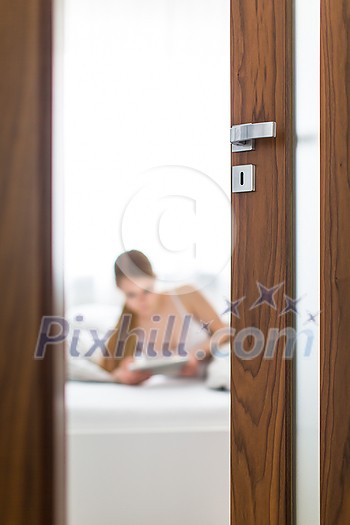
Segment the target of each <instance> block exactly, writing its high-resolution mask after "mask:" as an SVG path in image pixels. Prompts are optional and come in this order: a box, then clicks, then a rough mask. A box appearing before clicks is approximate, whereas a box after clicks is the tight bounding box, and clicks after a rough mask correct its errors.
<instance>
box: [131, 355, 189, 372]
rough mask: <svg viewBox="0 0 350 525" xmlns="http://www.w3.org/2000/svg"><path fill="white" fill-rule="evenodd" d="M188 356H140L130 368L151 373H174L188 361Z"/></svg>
mask: <svg viewBox="0 0 350 525" xmlns="http://www.w3.org/2000/svg"><path fill="white" fill-rule="evenodd" d="M188 360H189V359H188V357H187V356H185V357H181V356H169V357H155V358H153V359H152V358H150V357H149V358H139V359H137V360H135V361H133V362H132V363H130V365H129V369H130V370H139V371H143V372H149V373H151V374H173V373H176V372H177V371H179V370H181V368H182V367H183V365H184V364H185V363H187V362H188Z"/></svg>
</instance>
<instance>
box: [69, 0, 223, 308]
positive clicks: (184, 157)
mask: <svg viewBox="0 0 350 525" xmlns="http://www.w3.org/2000/svg"><path fill="white" fill-rule="evenodd" d="M64 1H65V4H64V6H65V7H64V29H65V37H64V62H63V63H64V104H63V124H64V144H63V155H64V159H63V165H64V177H65V276H66V303H67V306H68V307H69V306H71V305H73V304H77V303H81V302H107V303H109V302H112V303H113V302H114V301H119V300H120V297H119V295H118V294H117V293H116V291H115V287H114V280H113V263H114V260H115V258H116V257H117V255H118V254H119V253H120V252H122V251H124V250H125V249H131V248H136V249H140V250H142V251H144V252H145V253H146V255H148V256H149V257H150V259H151V261H152V263H153V265H154V268H155V270H156V271H157V273H158V275H159V277H160V279H161V286H162V287H164V288H167V287H168V288H170V287H171V286H173V285H174V284H175V285H176V284H180V283H181V282H194V281H196V282H197V283H198V284H199V285H200V286H201V287H202V288H203V291H204V292H207V294H208V295H209V296H210V295H211V296H213V299H214V300H216V301H217V307H218V308H221V309H223V308H224V307H225V302H224V299H223V297H224V296H225V297H227V298H228V297H229V293H230V284H229V283H230V277H229V273H230V243H231V235H230V145H229V127H230V92H229V89H230V79H229V73H230V70H229V52H230V49H229V38H230V35H229V0H220V1H217V0H205V1H204V2H203V0H178V1H177V2H173V1H171V0H147V1H145V0H100V1H97V0H64ZM213 279H214V281H213Z"/></svg>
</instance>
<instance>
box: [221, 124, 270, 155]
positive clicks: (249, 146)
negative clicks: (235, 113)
mask: <svg viewBox="0 0 350 525" xmlns="http://www.w3.org/2000/svg"><path fill="white" fill-rule="evenodd" d="M230 135H231V144H232V151H233V152H237V151H251V150H253V149H255V139H264V138H271V137H276V122H259V123H257V124H251V123H248V124H238V125H237V126H232V128H231V130H230Z"/></svg>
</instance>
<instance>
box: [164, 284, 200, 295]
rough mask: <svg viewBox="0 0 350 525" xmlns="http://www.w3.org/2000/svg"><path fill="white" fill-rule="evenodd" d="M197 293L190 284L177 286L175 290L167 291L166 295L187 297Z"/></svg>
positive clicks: (196, 289)
mask: <svg viewBox="0 0 350 525" xmlns="http://www.w3.org/2000/svg"><path fill="white" fill-rule="evenodd" d="M197 291H198V288H196V287H195V286H193V285H192V284H182V285H181V286H178V287H177V288H173V289H172V290H168V291H167V292H166V293H167V294H169V295H187V294H190V293H193V292H197Z"/></svg>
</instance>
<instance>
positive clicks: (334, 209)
mask: <svg viewBox="0 0 350 525" xmlns="http://www.w3.org/2000/svg"><path fill="white" fill-rule="evenodd" d="M349 57H350V2H349V0H346V1H342V0H321V483H320V486H321V505H320V507H321V525H347V524H348V523H350V332H349V323H350V156H349V148H350V138H349V126H350V66H349Z"/></svg>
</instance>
